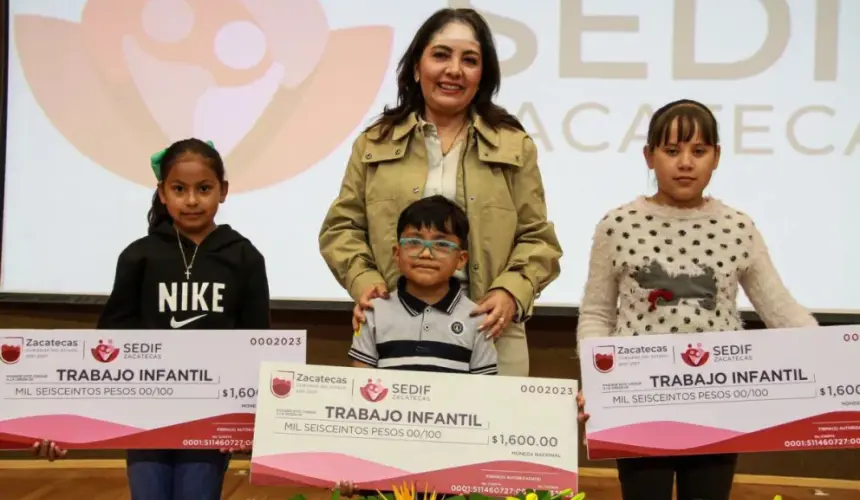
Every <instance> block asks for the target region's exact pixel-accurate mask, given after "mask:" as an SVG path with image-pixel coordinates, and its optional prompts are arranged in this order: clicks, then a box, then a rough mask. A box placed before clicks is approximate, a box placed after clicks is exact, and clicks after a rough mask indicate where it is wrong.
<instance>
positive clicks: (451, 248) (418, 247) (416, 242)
mask: <svg viewBox="0 0 860 500" xmlns="http://www.w3.org/2000/svg"><path fill="white" fill-rule="evenodd" d="M400 248H401V249H402V250H403V251H404V252H406V255H408V256H410V257H417V256H419V255H421V252H423V251H424V249H425V248H427V249H429V250H430V255H432V256H434V257H435V256H437V255H438V256H444V257H447V256H449V255H451V254H452V253H454V252H456V251H457V250H460V245H458V244H456V243H454V242H453V241H448V240H422V239H421V238H400Z"/></svg>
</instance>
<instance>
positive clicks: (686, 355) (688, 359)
mask: <svg viewBox="0 0 860 500" xmlns="http://www.w3.org/2000/svg"><path fill="white" fill-rule="evenodd" d="M710 357H711V353H709V352H708V351H706V350H705V349H704V348H703V347H702V344H701V342H700V343H698V344H696V347H693V344H687V349H686V350H685V351H684V352H682V353H681V360H682V361H684V363H686V364H687V365H688V366H692V367H699V366H702V365H704V364H705V363H707V362H708V359H709V358H710Z"/></svg>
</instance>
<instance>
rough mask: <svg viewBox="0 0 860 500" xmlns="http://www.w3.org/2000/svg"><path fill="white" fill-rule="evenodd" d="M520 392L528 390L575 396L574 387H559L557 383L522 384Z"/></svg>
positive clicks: (530, 392) (537, 392)
mask: <svg viewBox="0 0 860 500" xmlns="http://www.w3.org/2000/svg"><path fill="white" fill-rule="evenodd" d="M520 392H527V393H529V394H550V395H552V396H573V388H572V387H559V386H557V385H532V384H523V385H521V386H520Z"/></svg>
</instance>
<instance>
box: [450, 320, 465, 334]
mask: <svg viewBox="0 0 860 500" xmlns="http://www.w3.org/2000/svg"><path fill="white" fill-rule="evenodd" d="M463 329H464V327H463V323H461V322H459V321H454V322H453V323H451V333H453V334H454V335H460V334H461V333H463Z"/></svg>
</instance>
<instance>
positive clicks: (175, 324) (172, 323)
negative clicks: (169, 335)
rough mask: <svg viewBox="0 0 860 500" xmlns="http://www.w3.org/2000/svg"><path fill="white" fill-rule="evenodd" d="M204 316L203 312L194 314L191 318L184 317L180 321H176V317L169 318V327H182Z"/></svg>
mask: <svg viewBox="0 0 860 500" xmlns="http://www.w3.org/2000/svg"><path fill="white" fill-rule="evenodd" d="M204 316H206V315H205V314H201V315H200V316H194V317H193V318H188V319H184V320H182V321H176V318H170V328H182V327H183V326H185V325H187V324H189V323H192V322H194V321H197V320H198V319H200V318H202V317H204Z"/></svg>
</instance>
